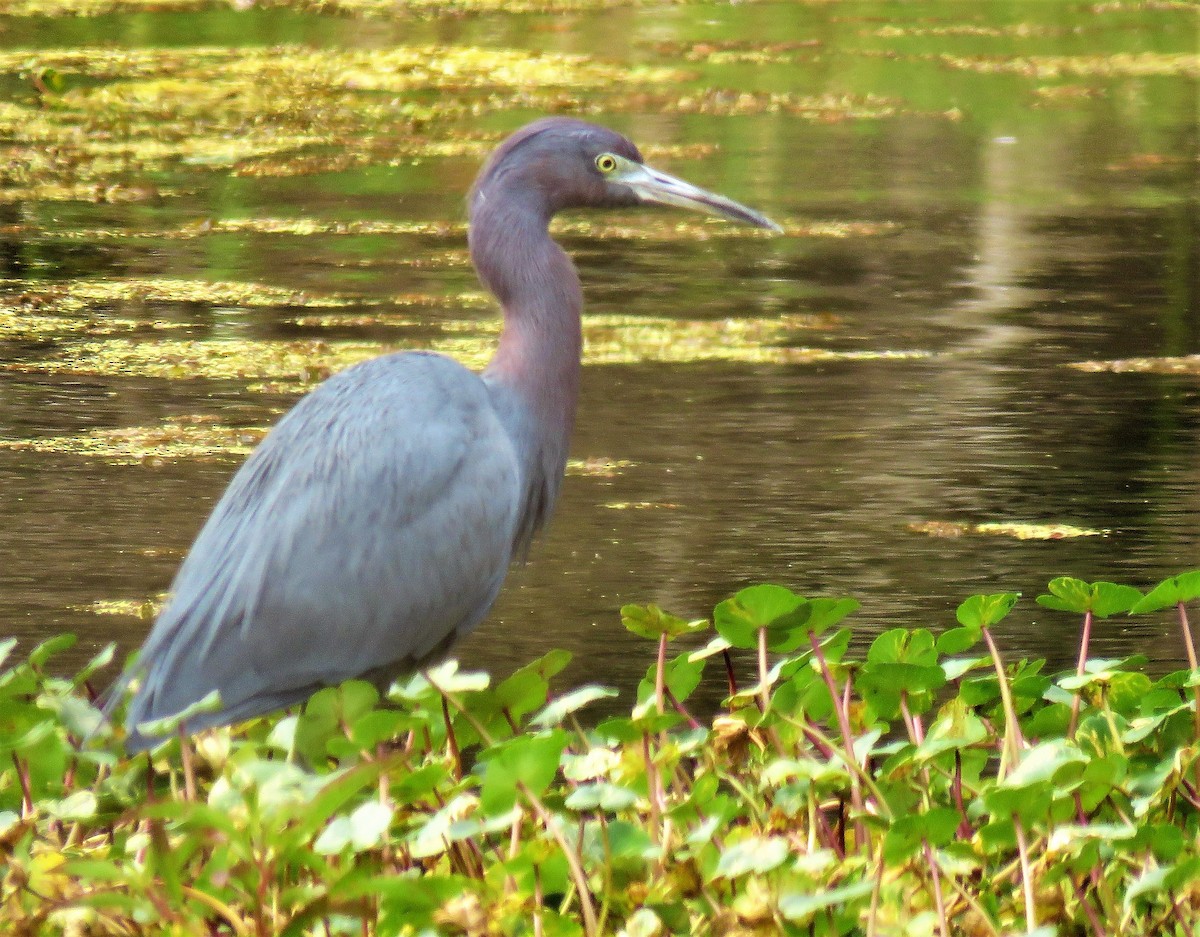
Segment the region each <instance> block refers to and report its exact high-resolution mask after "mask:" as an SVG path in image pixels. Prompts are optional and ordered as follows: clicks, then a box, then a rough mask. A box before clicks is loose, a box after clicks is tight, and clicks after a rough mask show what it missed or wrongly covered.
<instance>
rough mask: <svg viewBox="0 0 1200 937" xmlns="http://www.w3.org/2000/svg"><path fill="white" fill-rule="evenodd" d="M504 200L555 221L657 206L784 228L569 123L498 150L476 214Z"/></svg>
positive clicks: (547, 126) (517, 136)
mask: <svg viewBox="0 0 1200 937" xmlns="http://www.w3.org/2000/svg"><path fill="white" fill-rule="evenodd" d="M497 201H500V202H501V203H502V204H504V205H506V206H507V205H509V204H511V203H519V204H521V205H527V206H530V207H534V208H536V209H537V210H538V211H540V212H541V213H542V214H544V215H545V217H546V219H547V220H549V218H550V216H551V215H553V214H554V213H555V212H558V211H561V210H562V209H565V208H603V207H613V206H622V205H638V204H642V203H647V202H654V203H659V204H663V205H675V206H677V207H679V208H687V209H692V210H694V211H701V212H706V213H708V214H710V215H717V216H719V217H722V218H727V219H729V220H731V221H741V222H745V223H746V224H752V225H755V226H756V227H759V228H770V229H772V230H776V231H778V230H781V229H780V228H779V226H778V225H777V224H775V222H773V221H771V220H770V219H769V218H767V217H765V216H763V215H760V214H759V213H758V212H756V211H754V210H753V209H751V208H747V207H746V206H745V205H741V204H739V203H738V202H735V201H733V200H732V199H728V198H725V197H724V196H723V195H717V194H716V193H714V192H707V191H705V190H704V189H700V188H697V187H696V186H694V185H691V184H689V183H687V182H684V181H683V180H682V179H676V178H675V177H674V176H669V175H667V174H666V173H664V172H659V171H658V170H656V169H651V168H650V167H649V166H647V165H646V164H645V162H644V161H643V160H642V154H641V153H640V152H639V151H638V148H637V147H636V146H634V145H633V143H632V142H630V141H629V140H628V139H626V138H625V137H623V136H621V134H619V133H617V132H615V131H613V130H609V129H608V128H606V127H599V126H597V125H596V124H589V123H587V122H586V121H582V120H575V119H573V118H568V117H547V118H544V119H542V120H538V121H535V122H534V123H532V124H528V125H526V126H525V127H522V128H521V129H520V130H518V131H517V132H516V133H514V134H513V135H512V136H510V137H509V138H508V139H506V140H505V141H504V142H503V143H501V144H500V146H499V147H497V149H496V151H495V152H494V153H493V154H492V156H491V158H490V159H489V160H488V161H487V164H486V165H485V166H484V167H483V169H482V171H481V172H480V173H479V178H478V179H476V181H475V186H474V188H473V189H472V192H471V214H472V216H474V215H475V214H476V212H477V211H479V210H480V209H481V208H482V207H483V205H484V204H485V203H488V202H492V203H495V202H497Z"/></svg>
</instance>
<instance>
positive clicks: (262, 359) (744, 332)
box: [2, 315, 930, 391]
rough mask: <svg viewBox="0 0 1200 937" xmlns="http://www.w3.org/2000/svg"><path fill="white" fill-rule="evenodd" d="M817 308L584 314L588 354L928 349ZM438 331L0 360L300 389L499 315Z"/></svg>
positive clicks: (468, 359) (472, 347)
mask: <svg viewBox="0 0 1200 937" xmlns="http://www.w3.org/2000/svg"><path fill="white" fill-rule="evenodd" d="M835 321H836V320H835V319H834V318H833V317H830V316H822V315H815V316H814V315H773V316H764V317H758V318H753V317H748V318H743V319H719V320H688V319H669V318H665V317H639V316H625V315H608V316H585V317H584V363H585V364H587V365H602V364H640V363H645V362H656V363H684V364H686V363H690V362H701V361H726V362H745V363H763V364H786V363H792V364H803V363H811V362H820V361H870V360H905V359H912V358H924V357H928V356H929V354H930V353H929V352H926V351H920V350H912V351H903V350H901V351H896V350H869V349H850V350H836V349H827V348H809V347H803V346H799V347H798V346H796V345H795V344H793V342H794V337H795V335H796V334H797V333H800V332H804V331H812V330H827V329H829V328H830V327H832V325H833V324H834V323H835ZM430 324H431V325H436V326H439V327H440V329H441V334H439V335H435V336H433V337H431V338H428V339H423V340H419V341H418V340H411V341H406V342H404V343H395V344H389V345H382V344H380V343H372V342H324V341H251V340H232V339H222V340H178V341H135V340H132V339H126V338H114V339H108V340H103V341H82V342H78V343H73V344H66V345H64V346H63V347H60V348H58V349H56V350H55V351H54V352H53V353H52V354H51V355H49V356H47V357H46V358H43V359H40V360H37V361H31V360H23V361H19V362H10V363H7V364H4V365H2V367H4V368H6V369H7V370H13V371H32V372H46V373H63V374H88V375H110V376H138V377H156V378H168V379H181V378H211V379H237V380H244V381H249V382H254V383H251V384H250V385H249V389H257V390H273V391H274V390H279V391H299V390H303V389H305V388H307V387H310V386H312V385H313V384H315V383H316V382H318V381H320V380H323V379H324V378H326V377H328V376H329V375H330V374H332V373H334V372H335V371H338V370H340V369H342V368H344V367H347V366H348V365H351V364H353V363H355V362H357V361H362V360H364V359H366V358H370V357H373V356H374V355H378V354H381V353H384V352H386V351H391V350H398V349H401V348H408V349H413V348H421V349H428V350H433V351H440V352H444V353H447V354H450V355H451V356H453V357H455V358H457V359H458V360H459V361H461V362H463V364H465V365H467V366H468V367H471V368H474V369H479V368H482V367H483V366H484V365H485V364H486V363H487V361H488V360H489V359H490V358H491V355H492V353H493V351H494V350H495V333H496V331H497V330H498V328H499V320H498V319H497V318H495V317H491V318H488V319H481V320H450V321H447V322H443V323H430Z"/></svg>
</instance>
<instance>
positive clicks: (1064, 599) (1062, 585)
mask: <svg viewBox="0 0 1200 937" xmlns="http://www.w3.org/2000/svg"><path fill="white" fill-rule="evenodd" d="M1046 588H1047V589H1049V590H1050V594H1049V595H1039V596H1038V597H1037V603H1038V605H1041V606H1043V607H1044V608H1049V609H1053V610H1054V611H1059V612H1075V613H1076V614H1078V615H1082V614H1084V613H1085V612H1091V613H1092V614H1093V615H1095V616H1096V617H1097V618H1108V617H1110V616H1112V615H1116V614H1119V613H1123V612H1128V611H1129V610H1130V609H1131V608H1133V606H1134V605H1136V604H1137V603H1138V602H1139V601H1141V598H1142V594H1141V593H1140V592H1138V590H1137V589H1134V588H1132V587H1131V586H1121V585H1117V584H1116V583H1112V582H1091V583H1089V582H1084V581H1083V580H1082V579H1073V578H1071V577H1070V576H1059V577H1058V578H1057V579H1052V580H1050V583H1049V584H1048V585H1047V587H1046Z"/></svg>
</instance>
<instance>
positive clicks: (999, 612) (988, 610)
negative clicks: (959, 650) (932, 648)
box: [949, 592, 1021, 653]
mask: <svg viewBox="0 0 1200 937" xmlns="http://www.w3.org/2000/svg"><path fill="white" fill-rule="evenodd" d="M1020 597H1021V593H1019V592H993V593H991V594H988V595H982V594H981V595H973V596H971V597H970V598H968V599H967V600H966V601H965V602H963V603H962V604H961V605H959V606H958V608H957V609H956V610H955V613H954V617H955V618H956V619H957V620H958V623H959V624H960V625H962V626H963V627H964V628H969V629H971V630H972V631H973V632H976V633H978V632H979V631H980V630H981V629H983V628H990V627H992V626H993V625H995V624H996V623H997V622H999V621H1001V620H1003V619H1004V617H1005V616H1006V615H1008V613H1009V612H1011V611H1012V610H1013V606H1014V605H1016V604H1017V599H1019V598H1020ZM972 643H974V642H972ZM967 647H970V645H967ZM949 653H956V652H954V651H951V652H949Z"/></svg>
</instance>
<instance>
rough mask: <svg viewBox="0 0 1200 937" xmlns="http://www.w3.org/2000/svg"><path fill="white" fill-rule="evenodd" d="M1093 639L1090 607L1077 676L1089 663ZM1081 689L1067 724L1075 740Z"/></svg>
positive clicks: (1076, 696) (1081, 674)
mask: <svg viewBox="0 0 1200 937" xmlns="http://www.w3.org/2000/svg"><path fill="white" fill-rule="evenodd" d="M1091 641H1092V610H1091V609H1090V608H1089V609H1088V610H1087V611H1086V612H1084V613H1083V630H1082V631H1081V632H1080V635H1079V663H1078V664H1076V665H1075V676H1077V677H1082V676H1083V673H1084V668H1085V666H1086V665H1087V655H1088V645H1089V644H1090V643H1091ZM1079 699H1080V697H1079V691H1078V690H1076V691H1075V698H1074V699H1073V700H1071V722H1070V724H1069V725H1068V726H1067V738H1069V739H1072V740H1074V738H1075V729H1076V728H1077V727H1078V725H1079Z"/></svg>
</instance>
